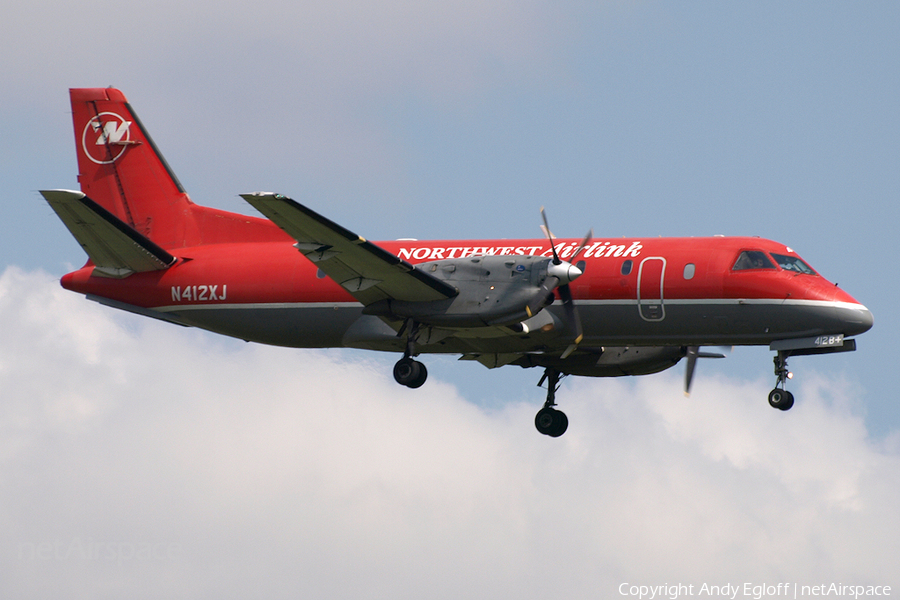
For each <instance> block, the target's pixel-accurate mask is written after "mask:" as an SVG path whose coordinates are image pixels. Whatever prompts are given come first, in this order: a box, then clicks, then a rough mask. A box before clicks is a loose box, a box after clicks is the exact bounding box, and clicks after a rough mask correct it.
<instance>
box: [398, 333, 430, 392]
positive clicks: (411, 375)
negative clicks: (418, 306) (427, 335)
mask: <svg viewBox="0 0 900 600" xmlns="http://www.w3.org/2000/svg"><path fill="white" fill-rule="evenodd" d="M406 329H409V335H408V336H407V337H406V351H405V352H404V353H403V358H401V359H400V360H398V361H397V364H395V365H394V380H395V381H396V382H397V383H399V384H400V385H405V386H406V387H408V388H413V389H415V388H418V387H422V384H423V383H425V380H426V379H427V378H428V369H426V368H425V365H424V364H422V363H420V362H419V361H417V360H415V359H414V358H413V356H415V355H416V339H418V337H419V324H418V323H415V322H412V323H410V322H407V323H406V324H404V325H403V327H402V328H401V329H400V333H398V334H397V335H403V333H404V330H406Z"/></svg>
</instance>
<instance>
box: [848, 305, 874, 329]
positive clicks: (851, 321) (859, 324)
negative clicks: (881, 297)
mask: <svg viewBox="0 0 900 600" xmlns="http://www.w3.org/2000/svg"><path fill="white" fill-rule="evenodd" d="M840 319H841V324H842V325H843V329H844V335H847V336H851V335H859V334H861V333H865V332H866V331H868V330H870V329H872V325H874V324H875V317H874V316H873V315H872V311H870V310H869V309H868V308H866V307H865V306H863V305H862V304H856V305H855V306H847V307H846V308H842V309H841V310H840Z"/></svg>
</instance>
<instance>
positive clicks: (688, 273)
mask: <svg viewBox="0 0 900 600" xmlns="http://www.w3.org/2000/svg"><path fill="white" fill-rule="evenodd" d="M696 269H697V267H696V266H695V265H694V263H688V264H686V265H684V278H685V279H693V278H694V271H696Z"/></svg>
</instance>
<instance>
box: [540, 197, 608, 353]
mask: <svg viewBox="0 0 900 600" xmlns="http://www.w3.org/2000/svg"><path fill="white" fill-rule="evenodd" d="M541 218H542V219H543V220H544V227H543V230H544V233H545V234H546V235H547V239H548V240H550V251H551V252H553V261H552V262H551V263H550V265H548V267H547V277H546V278H545V279H544V281H543V283H541V287H542V288H546V290H547V295H549V294H550V292H552V290H553V289H554V288H557V287H558V288H559V297H560V298H562V301H563V308H565V311H566V321H567V322H568V323H569V324H570V325H571V326H572V327H573V328H574V334H575V336H574V339H573V340H572V343H571V344H570V345H569V347H568V348H566V350H565V351H564V352H563V353H562V355H561V356H560V358H566V357H568V356H569V355H570V354H572V352H574V351H575V348H577V347H578V344H580V343H581V340H582V338H583V337H584V330H583V329H582V327H581V318H580V317H579V316H578V309H577V308H576V307H575V302H574V301H573V300H572V290H571V288H570V287H569V284H570V283H572V282H573V281H575V280H576V279H577V278H578V277H580V276H581V275H582V273H583V271H582V270H581V269H579V268H578V267H576V266H575V265H573V264H572V262H573V261H574V260H575V259H576V258H578V255H579V254H581V252H582V251H583V250H584V248H585V246H587V245H588V243H589V242H590V241H591V237H593V235H594V230H593V229H591V230H590V231H588V232H587V235H585V236H584V239H583V240H581V243H580V244H579V245H578V248H576V249H575V252H574V253H573V254H572V256H571V257H570V258H569V261H564V260H562V259H561V258H560V257H559V254H557V253H556V247H555V246H554V245H553V234H552V233H550V224H549V223H548V222H547V213H546V211H545V210H544V207H541ZM542 297H546V296H542ZM530 310H531V309H530V307H529V311H530Z"/></svg>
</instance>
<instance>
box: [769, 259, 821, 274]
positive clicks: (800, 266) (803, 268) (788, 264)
mask: <svg viewBox="0 0 900 600" xmlns="http://www.w3.org/2000/svg"><path fill="white" fill-rule="evenodd" d="M772 258H774V259H775V260H776V261H778V266H779V267H781V268H782V269H784V270H785V271H794V272H795V273H803V274H804V275H815V274H816V272H815V271H813V270H812V267H810V266H809V265H808V264H806V263H805V262H803V261H802V260H800V257H798V256H786V255H784V254H773V255H772Z"/></svg>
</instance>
